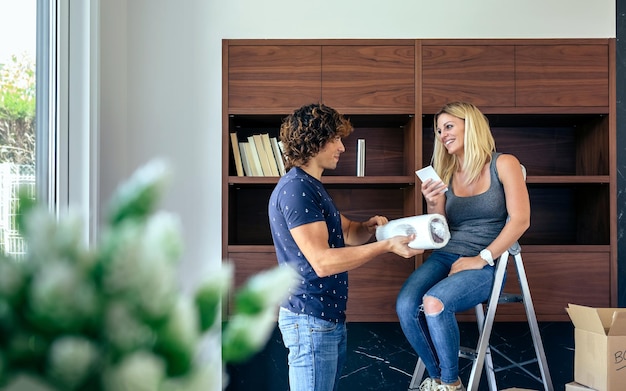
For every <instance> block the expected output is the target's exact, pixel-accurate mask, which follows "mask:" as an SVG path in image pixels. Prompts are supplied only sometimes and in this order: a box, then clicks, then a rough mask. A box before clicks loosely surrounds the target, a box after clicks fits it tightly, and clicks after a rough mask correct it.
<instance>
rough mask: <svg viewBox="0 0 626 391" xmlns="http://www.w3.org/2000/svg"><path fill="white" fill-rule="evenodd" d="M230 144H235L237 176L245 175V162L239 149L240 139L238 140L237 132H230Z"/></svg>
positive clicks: (234, 155) (234, 154)
mask: <svg viewBox="0 0 626 391" xmlns="http://www.w3.org/2000/svg"><path fill="white" fill-rule="evenodd" d="M230 144H231V145H232V146H233V159H235V171H237V176H244V172H243V162H242V161H241V152H240V151H239V140H237V133H234V132H233V133H231V134H230Z"/></svg>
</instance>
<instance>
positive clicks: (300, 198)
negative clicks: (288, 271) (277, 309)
mask: <svg viewBox="0 0 626 391" xmlns="http://www.w3.org/2000/svg"><path fill="white" fill-rule="evenodd" d="M268 213H269V220H270V228H271V231H272V239H273V240H274V247H275V248H276V257H277V258H278V263H279V264H281V265H289V266H290V267H291V268H293V269H294V270H295V271H296V272H297V273H298V274H299V275H300V281H299V283H298V284H296V286H295V287H294V288H292V289H291V290H290V292H289V293H290V295H289V297H288V298H287V300H286V301H285V302H284V303H283V304H282V306H283V307H285V308H287V309H288V310H290V311H292V312H295V313H303V314H307V315H311V316H315V317H318V318H321V319H324V320H328V321H332V322H344V321H345V319H346V304H347V300H348V273H347V272H343V273H339V274H335V275H332V276H328V277H318V276H317V274H316V273H315V271H314V270H313V268H312V267H311V264H310V263H309V261H308V260H307V259H306V258H305V256H304V255H303V254H302V253H301V252H300V249H299V248H298V246H297V245H296V242H295V241H294V239H293V237H292V236H291V232H290V229H292V228H295V227H298V226H301V225H304V224H309V223H313V222H317V221H324V222H326V226H327V227H328V245H329V246H330V247H331V248H334V247H344V246H345V243H344V238H343V231H342V229H341V215H340V214H339V211H338V210H337V208H336V207H335V204H334V203H333V200H332V199H331V197H330V195H329V194H328V192H327V191H326V189H325V188H324V186H323V185H322V182H320V181H318V180H317V179H315V178H313V177H312V176H310V175H308V174H307V173H306V172H304V170H302V169H301V168H299V167H294V168H292V169H291V170H289V172H288V173H287V174H285V175H284V176H282V177H281V178H280V180H279V181H278V184H277V185H276V188H275V189H274V191H273V192H272V195H271V196H270V201H269V206H268Z"/></svg>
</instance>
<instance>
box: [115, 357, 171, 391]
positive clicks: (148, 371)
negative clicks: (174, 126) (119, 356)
mask: <svg viewBox="0 0 626 391" xmlns="http://www.w3.org/2000/svg"><path fill="white" fill-rule="evenodd" d="M164 378H165V364H164V362H163V360H162V359H161V358H160V357H158V356H156V355H155V354H154V353H151V352H147V351H138V352H135V353H133V354H131V355H129V356H126V357H125V358H124V359H123V360H122V361H121V362H120V363H119V364H118V365H116V366H115V367H113V368H110V369H109V370H107V371H106V374H105V376H104V389H105V390H108V391H157V390H158V389H159V386H160V384H161V382H162V381H163V379H164Z"/></svg>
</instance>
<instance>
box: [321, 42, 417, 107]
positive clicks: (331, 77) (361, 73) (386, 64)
mask: <svg viewBox="0 0 626 391" xmlns="http://www.w3.org/2000/svg"><path fill="white" fill-rule="evenodd" d="M322 98H323V101H324V103H326V104H327V105H329V106H332V107H334V108H336V109H337V110H339V111H341V112H344V113H370V114H384V113H408V114H410V113H414V112H415V47H414V46H413V45H411V46H409V45H407V46H395V45H389V46H378V45H373V46H341V45H339V46H324V47H323V48H322Z"/></svg>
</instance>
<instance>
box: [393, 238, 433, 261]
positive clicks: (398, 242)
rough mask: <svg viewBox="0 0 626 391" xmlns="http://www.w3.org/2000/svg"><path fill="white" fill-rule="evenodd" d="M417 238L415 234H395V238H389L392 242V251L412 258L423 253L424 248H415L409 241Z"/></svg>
mask: <svg viewBox="0 0 626 391" xmlns="http://www.w3.org/2000/svg"><path fill="white" fill-rule="evenodd" d="M414 239H415V234H411V235H409V236H402V235H400V236H394V237H393V238H390V239H387V240H389V242H390V245H391V248H390V251H391V252H393V253H395V254H397V255H399V256H401V257H403V258H411V257H414V256H416V255H418V254H423V253H424V250H422V249H414V248H411V247H409V243H410V242H412V241H413V240H414Z"/></svg>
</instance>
